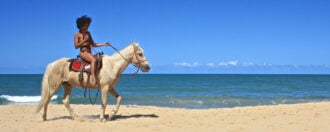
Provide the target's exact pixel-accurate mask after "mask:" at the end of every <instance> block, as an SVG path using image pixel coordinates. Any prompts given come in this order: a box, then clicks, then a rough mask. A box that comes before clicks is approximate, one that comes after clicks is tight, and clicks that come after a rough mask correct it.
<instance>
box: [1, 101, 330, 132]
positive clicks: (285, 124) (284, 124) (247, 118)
mask: <svg viewBox="0 0 330 132" xmlns="http://www.w3.org/2000/svg"><path fill="white" fill-rule="evenodd" d="M72 107H73V109H74V110H75V112H76V113H77V114H78V115H79V118H77V119H75V120H72V119H70V118H69V116H68V115H69V114H68V112H67V111H66V109H65V107H64V106H63V105H55V104H50V105H49V109H48V110H49V112H48V120H47V121H44V122H43V121H42V119H41V114H40V113H39V114H35V113H34V110H35V108H36V105H2V106H0V111H1V112H0V131H1V132H11V131H24V132H26V131H30V132H37V131H47V132H52V131H53V132H66V131H79V132H90V131H93V132H101V131H111V132H123V131H125V132H133V131H134V132H139V131H142V132H146V131H152V132H153V131H155V132H159V131H166V132H168V131H180V132H181V131H185V132H194V131H197V132H215V131H217V132H218V131H229V132H244V131H251V132H256V131H275V132H285V131H289V132H292V131H297V132H303V131H310V132H322V131H324V132H328V131H330V102H319V103H305V104H291V105H272V106H257V107H236V108H219V109H177V108H161V107H152V106H131V105H129V106H127V105H123V106H122V107H121V108H120V110H119V112H118V113H117V115H116V116H115V117H114V118H113V120H111V121H107V122H105V123H103V122H100V120H99V115H98V114H99V113H100V106H99V105H94V106H92V105H72ZM113 107H114V106H111V105H109V106H108V107H107V111H108V112H110V108H111V109H112V108H113ZM108 112H107V113H108Z"/></svg>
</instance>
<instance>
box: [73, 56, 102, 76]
mask: <svg viewBox="0 0 330 132" xmlns="http://www.w3.org/2000/svg"><path fill="white" fill-rule="evenodd" d="M94 58H96V64H95V65H96V68H97V71H99V70H100V69H101V68H102V55H99V54H97V55H94ZM69 61H70V66H69V70H70V71H77V72H79V71H80V70H82V71H83V72H87V71H88V72H89V71H90V63H89V62H87V61H85V60H84V59H82V58H81V57H77V58H76V59H70V60H69Z"/></svg>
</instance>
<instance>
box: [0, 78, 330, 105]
mask: <svg viewBox="0 0 330 132" xmlns="http://www.w3.org/2000/svg"><path fill="white" fill-rule="evenodd" d="M41 80H42V75H41V74H32V75H27V74H22V75H20V74H11V75H5V74H2V75H0V105H7V104H37V103H38V101H39V100H40V92H41ZM116 90H117V92H118V93H119V94H120V95H121V96H122V98H123V105H150V106H160V107H175V108H189V109H190V108H192V109H207V108H228V107H242V106H259V105H277V104H295V103H306V102H322V101H330V75H276V74H275V75H271V74H270V75H268V74H267V75H263V74H257V75H253V74H139V75H137V76H136V77H131V75H125V74H124V75H122V76H121V79H120V82H119V83H118V84H117V86H116ZM89 94H90V96H91V99H92V100H94V99H95V98H96V104H100V94H98V96H96V94H97V90H90V93H89V92H88V91H87V97H86V98H84V89H82V88H73V91H72V96H71V103H72V104H90V101H89V96H88V95H89ZM62 97H63V88H60V89H59V90H58V91H57V93H56V95H55V96H54V97H53V98H52V101H51V103H52V104H62V101H61V100H62ZM108 104H115V99H114V98H113V97H112V96H111V95H108Z"/></svg>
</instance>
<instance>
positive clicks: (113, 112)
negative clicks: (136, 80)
mask: <svg viewBox="0 0 330 132" xmlns="http://www.w3.org/2000/svg"><path fill="white" fill-rule="evenodd" d="M109 92H110V94H111V95H112V96H113V97H115V98H116V99H117V105H116V107H115V108H114V109H113V110H112V111H111V115H109V119H110V120H111V118H112V117H113V116H114V115H115V114H116V113H117V112H118V110H119V107H120V105H121V96H120V95H119V94H118V93H117V92H116V90H115V89H114V88H110V89H109Z"/></svg>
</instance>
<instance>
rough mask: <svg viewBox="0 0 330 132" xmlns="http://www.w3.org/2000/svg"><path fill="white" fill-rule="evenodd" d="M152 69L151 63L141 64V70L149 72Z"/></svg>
mask: <svg viewBox="0 0 330 132" xmlns="http://www.w3.org/2000/svg"><path fill="white" fill-rule="evenodd" d="M150 69H151V68H150V66H149V64H143V65H142V66H141V70H142V71H143V72H149V70H150Z"/></svg>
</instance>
